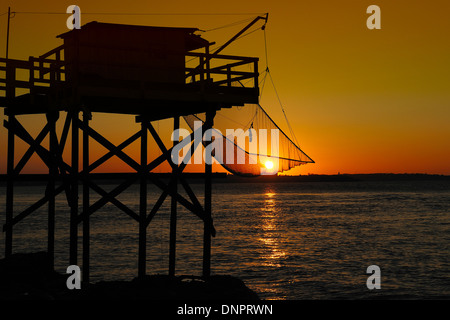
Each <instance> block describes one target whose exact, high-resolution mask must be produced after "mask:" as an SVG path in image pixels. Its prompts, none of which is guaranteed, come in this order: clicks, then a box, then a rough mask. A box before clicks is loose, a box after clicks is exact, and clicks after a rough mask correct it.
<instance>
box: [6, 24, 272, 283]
mask: <svg viewBox="0 0 450 320" xmlns="http://www.w3.org/2000/svg"><path fill="white" fill-rule="evenodd" d="M260 19H265V20H267V17H257V18H256V19H255V20H253V21H252V22H251V23H250V24H249V25H248V26H247V27H246V28H244V29H243V30H242V31H241V32H239V33H238V34H236V35H235V36H234V37H232V38H231V39H230V40H229V41H228V42H227V43H225V44H224V45H223V46H221V47H220V48H219V49H217V50H215V51H214V52H210V48H211V45H212V43H211V42H209V41H208V40H206V39H204V38H202V37H201V36H200V35H198V34H197V33H198V29H195V28H169V27H149V26H135V25H121V24H110V23H99V22H90V23H88V24H86V25H84V26H82V27H81V29H74V30H72V31H69V32H66V33H63V34H60V35H58V38H60V39H61V40H62V42H63V44H62V45H61V46H59V47H57V48H55V49H53V50H51V51H49V52H47V53H45V54H43V55H40V56H38V57H30V58H29V59H28V60H17V59H9V58H6V59H5V58H1V59H0V95H1V98H0V106H1V107H2V108H4V112H5V117H6V120H5V121H4V126H5V128H6V129H7V135H8V136H7V142H8V143H7V191H6V208H5V209H6V210H5V212H6V223H5V225H4V226H3V231H4V232H5V233H6V236H5V256H6V257H8V256H10V255H11V254H12V247H13V246H12V245H13V234H14V226H15V225H16V224H17V223H18V222H20V221H22V220H23V219H25V218H26V217H27V216H29V215H30V214H32V213H33V212H35V211H36V210H37V209H39V208H41V207H44V208H45V206H47V207H48V249H47V251H48V257H49V265H50V267H51V268H53V265H54V243H55V197H56V196H57V195H59V194H65V198H66V199H67V204H68V206H69V207H70V230H68V232H69V236H70V245H69V250H70V252H69V257H70V258H69V259H70V261H69V264H71V265H74V264H77V256H78V252H79V248H78V238H79V237H82V242H81V243H82V258H83V259H82V262H83V265H82V270H83V273H82V276H83V280H84V281H89V248H90V224H89V223H90V217H91V215H93V214H95V212H96V211H97V210H99V209H100V208H101V207H102V206H104V205H105V204H107V203H111V204H113V205H115V206H116V207H117V209H118V210H121V211H123V212H124V214H127V215H128V216H129V217H130V218H131V219H134V220H135V221H136V223H137V224H138V230H139V240H138V242H139V243H138V276H144V275H145V274H146V244H147V229H148V228H149V227H150V225H151V221H152V218H153V217H154V216H155V214H156V213H157V212H158V210H159V208H160V207H161V205H162V204H163V202H164V201H165V200H166V199H169V200H170V201H171V213H170V245H169V275H175V253H176V222H177V206H183V207H185V208H186V209H187V210H189V211H190V212H192V213H193V214H194V215H195V216H196V217H198V218H199V219H201V220H202V221H203V225H204V237H203V275H204V276H209V275H210V254H211V237H213V236H214V235H215V229H214V226H213V220H212V212H211V211H212V210H211V207H212V203H211V179H212V171H211V165H208V164H205V166H204V203H201V202H200V201H199V200H198V198H197V195H196V194H195V193H194V192H193V190H192V189H191V187H190V186H189V184H188V182H187V180H186V178H185V175H184V172H183V170H184V169H185V167H186V164H185V162H182V164H180V165H176V164H175V163H173V162H172V159H171V150H172V148H173V146H165V145H164V143H163V141H162V138H161V137H160V135H159V133H158V132H157V130H155V128H154V127H153V125H152V122H153V121H156V120H160V119H173V128H174V129H177V128H179V126H180V117H182V116H185V115H191V114H196V113H206V121H205V122H204V123H203V126H202V127H201V128H199V129H198V130H201V132H202V134H201V135H200V136H203V132H205V131H206V130H207V129H208V128H211V127H212V126H213V123H214V117H215V114H216V112H217V111H218V110H220V109H222V108H230V107H232V106H243V105H244V104H246V103H257V102H258V97H259V88H258V58H253V57H241V56H230V55H222V54H219V53H220V51H222V50H223V49H224V48H225V47H226V46H228V45H229V44H230V43H231V42H233V41H234V40H235V39H237V38H238V37H239V36H240V35H241V34H242V33H243V32H244V31H245V30H247V29H248V28H249V27H250V26H251V25H253V24H255V23H256V22H257V21H258V20H260ZM188 60H189V61H192V60H195V61H197V63H196V65H195V66H194V67H187V64H186V61H188ZM242 66H244V67H245V70H246V71H242V68H239V67H242ZM239 70H241V71H239ZM19 72H20V73H21V74H22V75H23V74H24V73H26V77H25V80H23V78H21V79H19V78H18V77H17V75H18V74H19ZM241 80H246V81H245V86H244V85H239V86H237V85H236V83H237V82H240V81H241ZM98 113H111V114H119V115H120V114H127V115H135V121H136V122H137V123H139V125H140V130H139V131H138V132H137V133H135V134H134V135H132V136H130V137H124V141H123V143H121V144H119V145H115V144H113V143H112V142H111V141H109V140H108V139H107V138H105V137H104V136H103V135H102V132H101V131H99V130H94V129H93V128H92V127H91V126H90V121H91V120H92V119H93V118H94V117H95V116H96V114H98ZM37 114H42V115H45V116H46V117H45V119H46V120H45V121H43V123H42V124H41V127H42V129H41V131H40V132H39V134H38V135H37V136H36V137H32V136H31V135H30V133H29V132H28V130H27V128H26V127H25V126H24V125H23V124H22V123H21V116H22V115H37ZM58 121H61V124H62V126H61V128H62V130H57V126H56V124H57V122H58ZM36 125H39V124H38V123H35V126H36ZM69 133H71V134H70V136H69ZM79 133H81V139H80V138H79ZM196 136H197V135H196V134H195V132H192V134H191V137H190V138H191V139H190V140H191V143H192V144H191V150H195V148H196V147H197V145H199V144H201V143H202V142H201V141H196V140H195V139H194V137H196ZM149 137H150V138H153V139H154V140H155V142H156V145H158V147H159V149H160V151H161V155H160V156H158V157H156V159H154V160H152V161H149V160H148V159H147V150H148V145H149V140H148V139H149ZM46 138H47V139H46ZM16 139H20V140H23V141H24V142H25V143H26V144H27V148H28V149H27V150H26V152H25V153H24V154H23V156H22V157H20V158H15V143H14V142H15V140H16ZM45 139H46V140H45ZM44 140H45V141H46V142H45V143H44ZM70 140H71V141H70ZM79 140H81V141H79ZM93 140H95V141H96V142H98V143H99V144H101V145H102V146H103V147H105V148H106V149H107V150H108V152H107V153H106V154H105V155H103V156H102V157H100V158H98V159H96V160H94V161H92V159H91V161H90V156H89V152H90V148H89V143H90V141H93ZM139 140H140V160H139V161H135V160H134V159H132V158H131V157H130V155H128V154H127V153H126V152H125V151H124V149H125V148H126V147H127V146H128V145H130V144H131V143H132V142H134V141H139ZM188 140H189V139H184V140H183V141H188ZM183 141H182V142H180V143H184V142H183ZM176 143H177V142H174V145H175V144H176ZM69 147H70V149H69V150H70V158H71V161H65V160H64V159H63V156H62V155H63V152H64V150H65V149H67V148H69ZM80 153H81V154H80ZM33 154H37V155H38V156H39V157H40V159H41V160H42V161H43V163H44V164H45V165H46V167H48V178H47V186H46V191H45V193H44V194H43V195H42V198H40V199H38V200H37V201H36V202H35V203H34V204H32V205H31V206H29V207H28V208H26V209H25V210H23V211H21V212H17V210H15V207H14V184H15V181H16V180H17V179H18V177H19V176H20V174H21V171H22V169H23V168H24V166H25V164H26V163H27V162H28V161H29V160H30V158H31V156H32V155H33ZM191 154H193V152H191ZM111 157H118V158H119V159H121V160H122V161H123V162H124V163H126V164H127V165H129V166H130V167H131V168H133V170H134V171H135V173H133V174H130V175H129V176H127V178H126V179H125V181H123V182H122V183H120V184H119V185H117V186H116V187H115V188H113V189H112V190H111V191H106V190H104V189H103V188H102V187H101V186H100V185H98V184H97V183H96V182H95V181H94V180H93V179H92V171H93V170H94V169H95V168H97V167H98V166H99V165H101V164H102V163H104V162H105V161H107V160H108V159H110V158H111ZM79 159H81V160H79ZM164 161H167V162H168V163H169V165H170V166H171V170H172V173H171V175H170V181H169V182H166V181H163V179H160V178H159V177H158V175H155V174H152V170H154V169H155V168H156V167H157V166H158V165H160V164H161V163H163V162H164ZM80 162H81V163H80ZM134 183H138V184H139V185H140V189H139V190H140V191H139V193H140V201H139V211H138V212H135V211H134V210H132V209H131V208H129V207H128V206H126V205H125V204H124V203H122V202H120V201H119V200H118V199H117V196H118V195H119V194H121V193H122V192H123V191H124V190H126V189H127V188H128V187H129V186H131V185H132V184H134ZM148 183H153V184H154V185H156V186H157V187H158V188H159V189H160V190H161V195H160V197H159V199H158V200H157V201H156V202H155V203H154V204H153V206H151V207H150V206H148V204H147V193H148V192H147V187H148ZM180 188H183V189H184V190H185V191H186V195H187V197H186V196H183V195H182V194H181V193H180V192H178V191H179V189H180ZM180 190H181V189H180ZM93 192H95V193H97V194H99V195H100V196H101V197H100V199H99V200H96V201H95V202H93V201H91V199H90V195H91V194H92V193H93ZM80 224H81V225H82V228H80V229H81V230H82V231H80V232H79V231H78V226H79V225H80ZM79 233H81V234H79Z"/></svg>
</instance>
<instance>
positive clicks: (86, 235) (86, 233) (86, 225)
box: [83, 110, 91, 283]
mask: <svg viewBox="0 0 450 320" xmlns="http://www.w3.org/2000/svg"><path fill="white" fill-rule="evenodd" d="M89 120H91V115H90V113H89V111H86V110H85V111H83V124H84V127H85V128H87V127H88V126H89ZM88 168H89V133H88V131H87V130H83V212H84V213H87V214H86V215H85V216H84V219H83V282H85V283H89V265H90V260H89V255H90V221H89V217H90V214H89V212H88V211H89V195H90V194H89V169H88Z"/></svg>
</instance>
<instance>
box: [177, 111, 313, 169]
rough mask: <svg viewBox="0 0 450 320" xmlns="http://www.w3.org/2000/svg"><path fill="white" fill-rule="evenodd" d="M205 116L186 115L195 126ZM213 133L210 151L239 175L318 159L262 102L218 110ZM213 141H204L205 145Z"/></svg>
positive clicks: (226, 167) (188, 120)
mask: <svg viewBox="0 0 450 320" xmlns="http://www.w3.org/2000/svg"><path fill="white" fill-rule="evenodd" d="M205 118H206V115H205V114H204V113H202V114H193V115H188V116H184V119H185V121H186V123H187V124H188V126H189V127H190V128H191V130H194V129H195V128H198V127H199V125H200V124H202V123H204V122H205V120H206V119H205ZM196 121H197V123H196ZM209 135H210V136H211V137H210V138H208V140H209V141H212V142H211V144H210V147H209V150H208V151H211V150H212V152H211V154H212V155H213V157H214V158H215V160H216V161H217V162H219V163H220V164H221V165H222V166H223V167H224V168H225V169H227V170H228V171H229V172H231V173H233V174H235V175H241V176H259V175H274V174H277V173H278V172H283V171H287V170H289V169H292V168H294V167H296V166H299V165H303V164H306V163H314V161H313V160H312V159H311V158H310V157H309V156H308V155H307V154H306V153H304V152H303V151H302V150H301V149H300V148H299V147H298V146H297V145H296V144H295V143H294V142H293V141H292V140H291V139H290V138H289V137H288V136H287V135H286V134H285V133H284V132H283V131H282V130H281V129H280V128H279V127H278V126H277V125H276V123H275V122H274V121H273V120H272V119H271V118H270V116H269V115H268V114H267V113H266V111H265V110H264V109H263V108H262V107H261V106H260V105H259V104H246V105H245V106H243V107H233V108H223V109H221V110H219V111H217V113H216V116H215V118H214V125H213V129H212V130H211V132H210V134H209ZM203 140H206V139H205V138H204V139H203ZM209 141H208V142H205V141H204V142H203V143H204V146H205V148H208V147H207V146H208V144H209V143H210V142H209ZM205 150H206V149H205Z"/></svg>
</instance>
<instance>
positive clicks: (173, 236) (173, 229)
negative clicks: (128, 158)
mask: <svg viewBox="0 0 450 320" xmlns="http://www.w3.org/2000/svg"><path fill="white" fill-rule="evenodd" d="M179 127H180V117H178V116H176V117H174V118H173V130H174V134H175V131H176V130H177V129H179ZM178 139H179V136H178V134H177V135H175V136H174V139H173V140H174V141H173V146H175V145H176V144H177V143H178ZM172 175H173V179H174V182H173V186H172V191H173V193H174V194H175V193H176V192H177V189H178V188H177V184H178V178H177V172H176V170H175V168H174V169H172ZM176 247H177V200H176V198H175V197H172V199H171V210H170V242H169V276H175V261H176V260H175V259H176Z"/></svg>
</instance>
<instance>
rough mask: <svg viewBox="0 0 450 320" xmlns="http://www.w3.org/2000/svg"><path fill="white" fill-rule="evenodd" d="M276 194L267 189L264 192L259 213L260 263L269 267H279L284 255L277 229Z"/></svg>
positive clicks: (279, 232) (279, 233) (279, 231)
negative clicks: (260, 212) (262, 203)
mask: <svg viewBox="0 0 450 320" xmlns="http://www.w3.org/2000/svg"><path fill="white" fill-rule="evenodd" d="M276 196H277V194H276V193H274V192H272V191H268V192H266V193H265V194H264V205H263V207H262V214H261V226H260V230H261V232H260V236H259V238H258V241H260V242H261V243H262V246H261V248H262V256H261V259H262V260H263V261H262V265H264V266H269V267H280V266H281V264H280V262H281V260H282V259H283V258H284V257H285V256H286V251H285V250H284V248H283V246H282V243H281V242H280V239H281V236H282V235H281V230H279V218H278V213H279V212H278V208H277V203H276Z"/></svg>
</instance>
